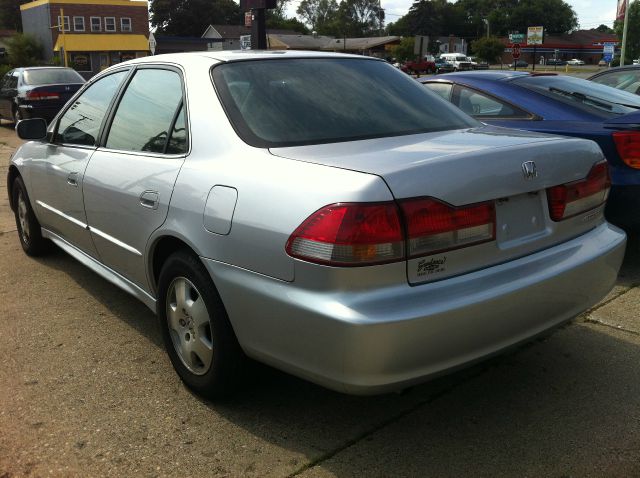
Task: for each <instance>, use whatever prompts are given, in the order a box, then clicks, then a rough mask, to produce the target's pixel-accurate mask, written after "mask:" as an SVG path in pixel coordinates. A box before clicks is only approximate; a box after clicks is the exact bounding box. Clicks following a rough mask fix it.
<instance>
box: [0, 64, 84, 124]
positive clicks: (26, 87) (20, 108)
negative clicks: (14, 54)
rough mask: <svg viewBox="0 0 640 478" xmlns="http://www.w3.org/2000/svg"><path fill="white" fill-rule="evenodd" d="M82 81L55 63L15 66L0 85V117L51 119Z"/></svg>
mask: <svg viewBox="0 0 640 478" xmlns="http://www.w3.org/2000/svg"><path fill="white" fill-rule="evenodd" d="M84 83H85V80H84V78H82V76H80V74H79V73H78V72H77V71H75V70H74V69H72V68H62V67H55V66H47V67H30V68H16V69H14V70H11V71H9V73H7V74H6V75H5V76H4V77H3V78H2V83H1V84H0V118H4V119H8V120H13V121H15V122H18V121H19V120H21V119H26V118H44V119H45V120H46V121H47V122H49V121H51V120H52V119H53V118H54V116H55V115H56V114H57V113H58V111H60V109H61V108H62V107H63V106H64V104H65V103H66V102H67V101H68V100H69V98H71V97H72V96H73V95H74V93H75V92H76V91H78V90H79V89H80V87H81V86H82V85H83V84H84Z"/></svg>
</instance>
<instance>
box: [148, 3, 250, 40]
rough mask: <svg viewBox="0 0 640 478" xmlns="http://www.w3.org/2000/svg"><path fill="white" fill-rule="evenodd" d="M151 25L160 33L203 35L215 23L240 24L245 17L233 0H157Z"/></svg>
mask: <svg viewBox="0 0 640 478" xmlns="http://www.w3.org/2000/svg"><path fill="white" fill-rule="evenodd" d="M149 14H150V22H151V26H153V27H156V29H157V31H158V32H159V33H160V34H165V35H175V36H198V37H199V36H200V35H202V33H203V32H204V31H205V29H206V28H207V27H208V26H209V25H211V24H221V25H240V24H242V22H243V16H242V13H241V12H240V6H239V5H238V4H237V3H235V2H234V1H233V0H153V1H152V3H151V6H150V8H149Z"/></svg>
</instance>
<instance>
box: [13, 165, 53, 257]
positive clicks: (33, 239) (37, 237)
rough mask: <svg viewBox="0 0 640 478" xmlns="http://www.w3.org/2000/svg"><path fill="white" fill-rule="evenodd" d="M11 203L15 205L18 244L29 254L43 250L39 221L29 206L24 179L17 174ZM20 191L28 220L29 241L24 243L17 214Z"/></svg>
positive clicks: (44, 245) (34, 254)
mask: <svg viewBox="0 0 640 478" xmlns="http://www.w3.org/2000/svg"><path fill="white" fill-rule="evenodd" d="M11 192H12V196H13V205H14V207H15V211H14V216H15V219H16V228H17V230H18V238H19V240H20V245H21V246H22V249H23V250H24V252H26V253H27V254H28V255H30V256H38V255H40V254H42V253H43V252H45V250H46V248H47V245H48V244H47V243H48V241H46V240H45V239H44V238H43V237H42V231H41V230H40V223H39V222H38V219H37V218H36V215H35V213H34V212H33V208H32V207H31V201H30V200H29V194H28V193H27V188H26V187H25V185H24V181H23V180H22V178H21V177H20V176H18V177H17V178H16V179H15V180H14V181H13V189H12V191H11ZM20 193H22V197H23V199H24V202H25V203H26V206H27V221H28V222H29V233H30V234H29V243H26V242H25V241H24V239H23V236H22V226H21V225H20V217H19V215H18V207H19V206H18V197H19V195H20Z"/></svg>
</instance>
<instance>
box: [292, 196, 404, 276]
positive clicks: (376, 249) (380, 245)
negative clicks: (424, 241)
mask: <svg viewBox="0 0 640 478" xmlns="http://www.w3.org/2000/svg"><path fill="white" fill-rule="evenodd" d="M286 250H287V253H288V254H289V255H291V256H293V257H297V258H299V259H304V260H307V261H311V262H317V263H320V264H327V265H336V266H359V265H371V264H382V263H385V262H393V261H397V260H402V259H404V235H403V233H402V228H401V226H400V217H399V212H398V208H397V206H396V204H395V203H394V202H386V203H362V204H360V203H339V204H332V205H329V206H325V207H323V208H322V209H320V210H319V211H316V212H315V213H314V214H312V215H311V216H310V217H309V218H308V219H307V220H306V221H304V222H303V223H302V224H301V225H300V227H298V229H296V230H295V232H294V233H293V234H292V235H291V237H290V238H289V241H288V242H287V248H286Z"/></svg>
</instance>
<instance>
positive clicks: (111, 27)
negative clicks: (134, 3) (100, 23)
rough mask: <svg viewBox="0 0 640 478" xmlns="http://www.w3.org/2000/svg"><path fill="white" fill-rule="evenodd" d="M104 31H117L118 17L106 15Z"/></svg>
mask: <svg viewBox="0 0 640 478" xmlns="http://www.w3.org/2000/svg"><path fill="white" fill-rule="evenodd" d="M104 31H105V32H115V31H116V17H104Z"/></svg>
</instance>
